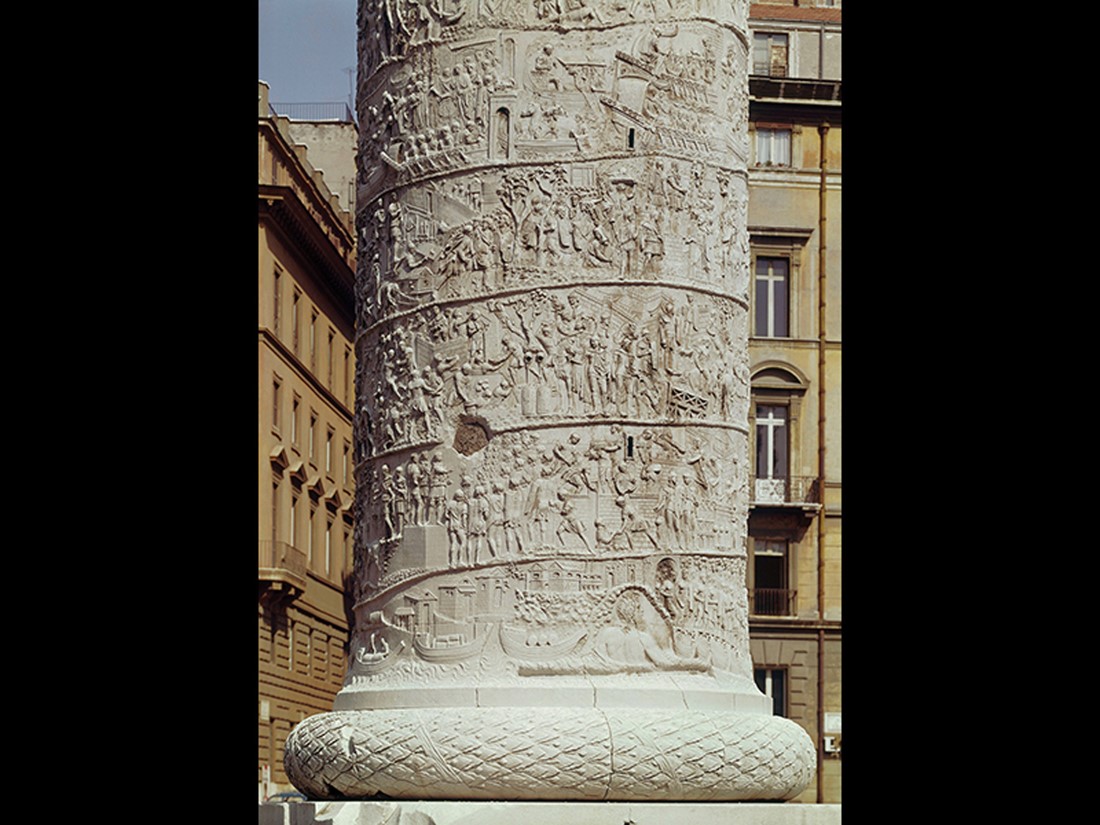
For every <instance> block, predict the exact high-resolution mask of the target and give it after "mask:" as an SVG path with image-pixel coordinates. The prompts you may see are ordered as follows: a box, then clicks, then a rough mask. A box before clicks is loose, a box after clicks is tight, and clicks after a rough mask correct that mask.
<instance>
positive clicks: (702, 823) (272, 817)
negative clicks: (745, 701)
mask: <svg viewBox="0 0 1100 825" xmlns="http://www.w3.org/2000/svg"><path fill="white" fill-rule="evenodd" d="M516 823H523V825H562V823H567V824H568V825H840V805H803V804H797V803H791V802H788V803H779V802H709V803H697V802H468V801H466V802H420V801H393V802H298V803H291V804H281V805H260V820H259V825H515V824H516Z"/></svg>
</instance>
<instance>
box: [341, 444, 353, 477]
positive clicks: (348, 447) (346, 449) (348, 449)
mask: <svg viewBox="0 0 1100 825" xmlns="http://www.w3.org/2000/svg"><path fill="white" fill-rule="evenodd" d="M350 453H351V445H350V444H348V442H346V441H345V442H344V466H343V476H344V486H345V487H348V486H350V485H349V484H348V455H349V454H350Z"/></svg>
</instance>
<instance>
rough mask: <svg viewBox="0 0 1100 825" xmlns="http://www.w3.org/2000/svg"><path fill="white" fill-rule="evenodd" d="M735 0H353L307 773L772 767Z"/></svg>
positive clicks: (631, 779) (784, 723)
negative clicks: (331, 539)
mask: <svg viewBox="0 0 1100 825" xmlns="http://www.w3.org/2000/svg"><path fill="white" fill-rule="evenodd" d="M746 11H747V6H746V4H745V2H743V0H737V2H733V3H731V2H730V0H360V11H359V60H360V69H359V77H360V85H359V92H358V113H359V120H360V124H361V126H362V134H361V138H360V144H359V158H358V162H359V195H358V199H357V200H358V207H357V209H358V216H357V222H358V227H359V231H360V237H361V246H360V249H359V272H358V281H357V290H358V299H357V311H358V333H357V343H356V347H357V358H358V371H359V372H358V376H357V388H358V402H357V404H358V407H357V418H356V444H357V459H358V461H357V469H356V481H357V490H358V497H357V501H356V506H357V521H356V537H355V545H356V576H355V594H354V595H355V599H356V607H355V630H354V635H353V639H352V642H351V651H352V655H351V659H350V666H349V670H348V674H347V679H346V681H345V683H344V688H343V690H341V692H340V694H339V695H338V697H337V699H336V706H335V709H334V711H333V712H331V713H325V714H320V715H318V716H314V717H311V718H309V719H306V720H305V721H303V722H302V723H301V724H299V725H298V727H297V728H296V729H295V730H294V731H293V732H292V734H291V736H290V738H289V740H288V742H287V753H286V768H287V774H288V775H289V777H290V778H291V780H292V781H293V782H294V784H295V785H296V786H298V787H299V788H300V789H302V790H303V791H306V792H307V793H308V794H309V795H310V796H312V797H315V798H362V797H368V796H372V795H374V794H378V793H381V794H385V795H386V796H389V797H398V798H417V799H438V798H445V799H511V800H522V799H545V800H553V799H559V800H565V799H570V800H737V799H788V798H791V797H793V796H795V795H797V794H798V793H799V792H800V791H801V790H802V789H803V788H804V787H805V786H806V784H807V783H808V782H809V780H810V779H811V777H812V776H813V771H814V767H815V752H814V746H813V744H812V742H811V740H810V738H809V736H808V735H807V734H806V733H805V732H804V731H803V730H802V729H801V728H800V727H799V726H797V725H796V724H794V723H793V722H790V721H789V720H786V719H782V718H778V717H773V716H772V715H771V707H770V701H769V700H768V699H767V698H766V697H764V696H763V695H761V694H760V692H759V691H758V690H757V689H756V687H755V685H754V683H753V679H752V662H751V660H750V657H749V639H748V603H747V598H746V590H745V561H746V539H745V534H746V525H747V508H748V473H749V462H748V432H747V421H748V352H747V347H748V317H747V316H748V304H747V294H748V293H747V288H748V273H749V248H748V237H747V224H746V203H747V185H746V153H747V112H748V99H747V92H748V81H747V74H748V42H747V39H746V34H745V31H746V28H745V20H746Z"/></svg>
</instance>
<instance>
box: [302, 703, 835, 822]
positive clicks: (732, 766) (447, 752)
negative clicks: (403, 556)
mask: <svg viewBox="0 0 1100 825" xmlns="http://www.w3.org/2000/svg"><path fill="white" fill-rule="evenodd" d="M815 762H816V753H815V751H814V747H813V742H812V741H811V740H810V737H809V736H808V735H807V734H806V732H805V731H804V730H803V729H802V728H801V727H799V726H798V725H797V724H795V723H794V722H792V721H790V720H789V719H784V718H782V717H776V716H766V715H763V714H755V713H738V712H707V711H691V710H673V709H667V708H665V709H650V708H624V709H617V708H607V709H601V708H594V707H588V708H564V707H498V708H453V707H451V708H447V707H444V708H431V709H429V708H424V709H410V708H407V709H401V710H349V711H335V712H332V713H322V714H318V715H317V716H312V717H310V718H308V719H306V720H305V721H303V722H302V723H301V724H299V725H298V726H297V727H296V728H295V729H294V730H293V731H291V734H290V736H289V737H288V738H287V742H286V754H285V759H284V764H285V766H286V773H287V777H288V778H289V779H290V781H291V782H293V783H294V785H295V787H297V788H298V789H299V790H301V791H302V792H304V793H305V794H306V795H307V796H309V797H310V798H311V799H332V800H338V799H369V798H371V797H374V796H376V795H378V794H382V795H384V796H386V797H390V798H396V799H441V800H443V799H456V800H457V799H482V800H497V799H511V800H540V801H541V800H571V801H619V800H623V801H626V800H636V801H644V800H652V801H666V800H680V801H697V802H710V801H732V800H781V799H793V798H794V797H795V796H797V795H798V794H799V793H801V792H802V790H803V789H804V788H805V787H806V786H807V785H808V784H809V782H810V780H811V779H812V778H813V773H814V768H815ZM514 821H520V820H514ZM402 825H406V823H405V822H404V821H403V820H402ZM527 825H530V824H529V823H527ZM619 825H621V823H619Z"/></svg>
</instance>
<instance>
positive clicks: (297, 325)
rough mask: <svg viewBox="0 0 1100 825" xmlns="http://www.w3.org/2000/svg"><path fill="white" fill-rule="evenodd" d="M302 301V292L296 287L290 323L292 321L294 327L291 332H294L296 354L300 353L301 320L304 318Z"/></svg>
mask: <svg viewBox="0 0 1100 825" xmlns="http://www.w3.org/2000/svg"><path fill="white" fill-rule="evenodd" d="M301 303H302V293H301V292H299V291H298V290H297V289H295V290H294V300H293V304H292V305H291V308H290V309H291V318H290V323H291V326H292V327H293V329H292V330H291V333H292V337H293V339H294V354H295V355H298V354H299V338H300V337H301V335H300V332H301V325H302V324H301V320H302V316H301Z"/></svg>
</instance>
